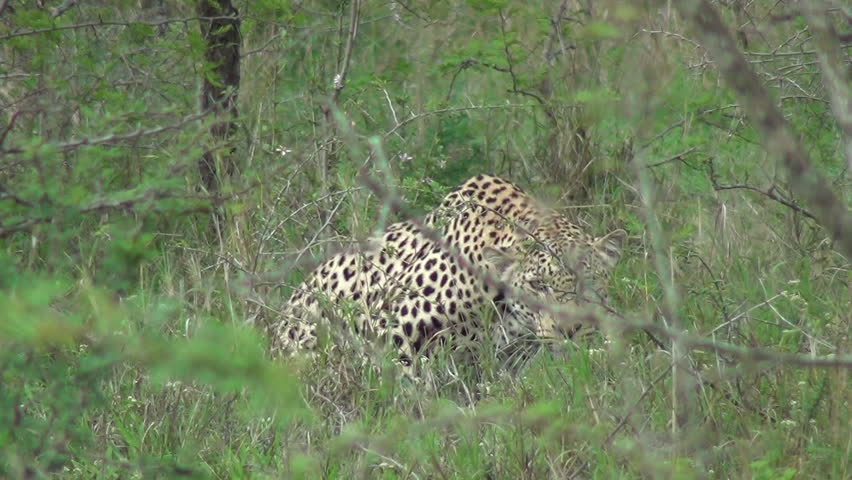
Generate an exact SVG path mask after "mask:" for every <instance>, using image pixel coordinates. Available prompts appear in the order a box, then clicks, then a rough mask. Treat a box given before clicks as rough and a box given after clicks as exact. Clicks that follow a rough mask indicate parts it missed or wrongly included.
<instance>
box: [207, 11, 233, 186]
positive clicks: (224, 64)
mask: <svg viewBox="0 0 852 480" xmlns="http://www.w3.org/2000/svg"><path fill="white" fill-rule="evenodd" d="M238 13H239V12H237V9H236V8H235V7H234V6H233V5H232V3H231V0H198V16H199V17H201V21H200V26H201V36H202V37H203V38H204V40H205V42H206V44H207V45H206V51H205V54H204V58H205V60H206V67H205V69H204V77H203V79H202V81H203V83H202V87H201V111H202V112H211V113H212V114H213V115H214V116H216V117H217V118H216V120H215V121H214V123H213V125H212V126H211V128H210V134H211V135H212V136H213V138H214V140H216V142H217V143H221V144H227V143H228V140H229V138H230V137H231V136H232V135H233V134H234V132H235V131H236V129H237V124H236V119H237V94H238V92H239V88H240V18H239V15H238ZM233 154H234V148H233V147H230V148H228V149H226V151H225V153H224V154H222V155H219V156H218V158H217V155H214V153H213V151H210V150H208V151H206V152H204V155H203V156H202V157H201V160H200V161H199V164H198V168H199V171H200V173H201V181H202V183H203V184H204V187H205V188H207V190H208V191H210V192H215V191H218V190H219V183H220V180H221V179H222V177H224V176H231V175H232V174H233V173H234V159H233ZM217 160H218V161H217Z"/></svg>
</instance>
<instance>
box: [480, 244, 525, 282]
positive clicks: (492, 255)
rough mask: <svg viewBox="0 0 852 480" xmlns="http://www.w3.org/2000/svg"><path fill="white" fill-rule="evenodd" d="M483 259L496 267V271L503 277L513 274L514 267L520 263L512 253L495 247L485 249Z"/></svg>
mask: <svg viewBox="0 0 852 480" xmlns="http://www.w3.org/2000/svg"><path fill="white" fill-rule="evenodd" d="M482 259H483V260H484V261H485V262H487V263H489V264H491V265H494V270H496V272H497V275H499V276H501V277H502V276H506V275H507V274H511V271H512V270H513V267H514V266H515V265H517V263H518V262H517V259H516V258H515V256H514V255H512V253H510V252H507V251H505V250H501V249H498V248H494V247H485V249H484V250H483V251H482Z"/></svg>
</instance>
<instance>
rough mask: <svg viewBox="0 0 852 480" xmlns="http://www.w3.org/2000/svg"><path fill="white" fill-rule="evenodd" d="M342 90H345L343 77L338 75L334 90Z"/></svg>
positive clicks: (335, 79) (335, 78)
mask: <svg viewBox="0 0 852 480" xmlns="http://www.w3.org/2000/svg"><path fill="white" fill-rule="evenodd" d="M341 88H343V76H342V75H341V74H339V73H338V74H337V75H335V76H334V89H335V90H340V89H341Z"/></svg>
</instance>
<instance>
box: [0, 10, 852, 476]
mask: <svg viewBox="0 0 852 480" xmlns="http://www.w3.org/2000/svg"><path fill="white" fill-rule="evenodd" d="M47 3H51V2H47ZM52 3H57V4H58V3H60V2H52ZM66 3H67V2H66ZM79 3H80V5H77V6H74V7H72V8H71V9H69V10H67V11H63V12H62V14H61V15H59V16H56V17H54V16H52V15H51V12H50V10H49V9H46V8H45V9H41V8H39V7H38V6H37V5H30V4H29V2H16V1H12V2H11V5H12V7H14V8H10V9H8V10H6V11H5V12H3V11H2V9H0V12H2V13H0V39H2V40H0V52H2V58H3V63H2V64H0V74H2V75H4V77H3V78H4V80H3V85H2V86H0V97H2V99H0V101H2V105H3V107H2V108H0V110H2V111H3V122H4V125H6V127H4V129H3V130H2V134H0V139H2V143H0V147H2V155H1V156H0V234H1V235H0V242H2V243H0V247H2V248H0V318H2V321H0V476H2V477H8V478H42V477H46V476H51V475H59V476H67V477H74V478H157V477H166V478H169V477H199V478H206V477H213V478H249V477H251V478H267V477H268V478H339V477H351V476H355V477H358V478H495V479H496V478H513V479H514V478H644V477H654V478H656V477H663V478H707V477H709V478H761V479H775V478H849V477H850V475H852V473H850V472H852V465H850V458H852V454H850V452H852V450H850V449H852V443H850V438H852V431H850V422H852V419H850V405H849V400H850V395H849V393H850V389H849V374H848V372H849V370H848V365H847V366H846V368H831V367H829V368H813V367H809V366H806V365H805V366H803V365H795V364H794V363H793V362H791V361H785V359H786V360H789V357H783V358H781V357H780V356H778V357H776V356H773V355H775V354H778V355H781V354H790V353H792V354H798V355H799V356H798V357H795V358H806V357H807V356H809V355H813V356H821V357H822V356H825V355H831V354H834V355H837V356H842V355H844V354H845V352H848V349H849V345H850V330H849V324H850V320H852V318H850V311H849V305H850V303H852V290H850V286H849V285H850V275H852V274H850V266H849V261H848V259H845V258H844V257H843V256H842V255H841V254H840V253H838V252H837V251H835V250H834V249H833V248H832V242H831V241H830V240H829V236H828V235H827V234H826V232H825V231H824V230H823V229H822V228H821V227H820V225H818V224H817V223H816V222H815V221H814V220H813V219H812V218H811V217H810V213H809V211H808V206H807V205H802V204H800V203H798V202H797V201H796V197H795V196H794V195H793V194H792V193H790V191H789V190H788V189H787V188H786V183H785V180H784V178H785V177H784V174H783V172H781V171H780V170H778V169H777V167H776V162H775V159H773V158H770V157H768V156H767V155H766V154H765V152H764V149H763V148H762V147H761V143H760V142H761V139H760V138H759V137H758V135H757V134H756V133H755V131H754V130H753V129H752V128H751V127H750V126H749V123H748V121H747V119H745V117H744V116H743V114H742V112H741V111H740V110H739V108H738V107H737V99H736V98H735V96H734V95H733V94H732V93H731V92H730V91H729V90H728V89H727V88H726V87H725V86H724V85H723V84H722V83H721V81H720V79H719V77H718V75H717V73H716V72H715V70H714V68H713V63H712V61H711V59H709V57H708V56H707V55H706V54H705V52H704V51H703V50H702V49H701V48H700V47H699V46H698V45H697V44H696V43H695V42H694V41H693V40H692V39H691V36H690V32H689V29H688V28H687V27H686V26H685V25H683V24H682V23H681V22H680V21H679V20H678V18H677V16H676V15H674V14H673V13H672V12H671V11H669V10H667V8H666V7H665V5H661V6H660V7H659V8H657V7H655V6H645V5H643V6H641V7H638V6H635V5H632V4H630V2H627V3H625V4H621V3H618V2H603V5H600V6H595V7H594V8H591V9H590V8H587V5H586V2H570V1H569V2H564V5H563V6H564V7H565V9H566V10H565V11H562V10H559V11H557V10H558V8H557V7H558V6H554V8H553V9H554V11H551V9H550V8H548V9H544V10H542V9H541V7H539V6H521V5H520V4H518V5H513V4H509V3H506V2H500V1H483V0H477V1H472V0H469V1H463V2H438V3H434V4H433V3H430V2H420V3H418V2H408V3H403V2H390V3H387V4H369V5H362V6H361V9H360V11H359V15H360V18H359V21H360V24H359V29H358V32H357V37H356V41H355V42H354V45H353V48H352V53H351V57H352V58H351V60H350V62H349V66H348V71H346V78H345V79H344V80H345V82H344V83H343V88H342V90H341V92H340V96H339V99H338V100H337V102H336V103H335V104H331V105H330V104H329V99H330V98H332V96H333V92H334V82H333V79H334V77H335V75H336V74H337V73H338V72H339V71H340V66H341V65H342V64H343V57H345V56H346V55H348V54H347V53H346V50H347V48H346V38H347V35H348V32H347V27H348V24H349V19H350V15H351V12H352V10H351V9H352V8H353V4H352V3H351V2H350V3H342V4H337V3H334V2H322V1H318V2H305V3H304V4H302V3H300V2H293V3H292V4H291V3H288V2H271V1H269V2H267V1H264V2H246V3H245V4H242V3H240V2H235V4H236V6H237V7H238V8H239V10H240V14H241V16H242V17H243V18H242V27H241V28H242V35H243V44H242V52H243V57H242V62H243V63H242V81H241V85H240V116H239V125H240V128H239V131H238V132H237V134H236V135H235V137H234V138H233V145H234V146H235V149H236V150H235V152H236V153H235V156H236V158H238V161H237V166H238V173H237V174H236V175H234V176H233V177H231V178H229V179H227V181H225V183H224V186H223V187H222V190H221V192H219V193H216V194H214V193H210V192H205V191H203V189H201V188H199V187H197V185H198V174H197V168H196V164H197V160H198V158H199V156H200V155H201V153H202V152H203V151H204V150H205V149H206V148H214V149H216V151H217V152H220V153H222V154H224V153H223V152H225V151H226V150H227V149H223V148H222V145H215V144H214V143H215V142H213V141H212V140H210V139H209V138H208V136H207V128H208V126H209V122H210V121H211V118H209V116H208V117H205V116H201V117H200V118H199V117H198V116H194V115H195V113H196V111H197V106H196V104H197V88H196V85H197V82H198V78H199V77H200V76H203V75H206V74H209V65H206V64H205V63H204V62H203V61H202V58H203V48H204V39H203V38H201V37H200V35H199V33H198V27H197V20H193V12H192V9H191V8H187V7H185V6H171V5H168V4H167V2H162V3H158V2H143V4H145V5H149V6H150V5H160V6H158V7H156V8H154V7H152V8H149V9H144V8H143V9H137V8H136V2H79ZM113 3H116V4H117V5H114V4H113ZM651 3H653V2H651ZM733 3H737V2H733ZM739 3H742V2H739ZM739 3H738V4H739ZM773 3H775V2H751V3H749V5H748V6H746V7H737V8H731V9H728V8H727V7H725V6H718V7H719V8H720V10H721V11H722V12H723V14H724V17H725V19H726V21H728V22H729V24H730V25H739V24H741V23H742V21H741V20H742V19H743V18H745V17H743V15H746V16H748V15H751V16H753V17H754V18H757V19H766V18H768V16H769V15H770V14H771V13H772V12H771V11H770V10H771V7H772V4H773ZM4 4H5V2H4ZM355 5H358V3H357V2H356V3H355ZM773 8H774V7H773ZM557 14H559V15H561V16H563V17H564V18H563V19H562V20H560V21H559V22H556V24H557V25H558V26H557V27H554V26H553V25H554V24H553V21H552V19H553V18H555V17H554V15H557ZM752 21H753V22H760V20H752ZM765 22H766V23H758V24H757V25H756V26H755V27H754V29H753V30H754V31H752V29H749V28H744V29H741V31H743V32H745V33H743V35H745V36H746V38H747V39H748V41H747V42H744V44H743V47H744V49H745V50H746V51H748V52H751V53H750V54H749V55H748V57H747V58H749V60H750V61H752V65H753V67H754V68H755V69H757V71H758V72H759V73H760V74H761V78H762V79H764V80H765V81H766V87H767V88H770V89H771V92H772V94H773V95H774V96H775V98H777V100H778V102H779V104H780V105H781V107H782V108H783V111H784V113H785V115H786V118H787V119H788V121H789V122H790V124H791V126H792V127H793V128H794V129H795V131H796V132H797V134H798V135H800V136H801V139H802V142H803V143H804V144H805V145H806V148H807V152H808V154H809V156H810V158H811V159H812V161H813V162H814V163H815V165H816V166H817V167H818V168H819V169H820V170H821V171H822V172H823V173H824V175H825V176H826V177H827V178H829V179H830V180H831V181H832V188H833V189H834V190H835V192H837V193H838V194H839V195H841V197H842V198H843V200H844V201H845V202H846V204H847V205H849V204H850V191H852V189H850V188H849V173H848V171H847V166H846V164H845V160H844V158H843V151H842V146H841V140H840V137H841V134H840V132H839V131H838V129H837V126H836V124H835V122H834V120H833V117H832V114H831V111H830V107H829V104H828V102H827V101H826V100H825V98H826V97H825V95H826V93H825V91H824V88H823V85H822V83H821V76H820V71H819V68H818V66H817V65H816V61H815V58H816V57H815V54H814V53H813V49H814V46H813V45H812V42H810V37H809V35H808V34H807V33H806V31H805V27H806V26H805V25H804V23H803V20H802V19H801V18H800V17H793V18H792V19H789V20H784V21H779V22H778V23H772V22H769V21H768V20H766V21H765ZM83 24H91V25H83ZM756 32H757V33H756ZM808 52H811V53H808ZM326 112H330V113H328V115H326ZM365 172H366V174H368V175H371V176H372V177H373V178H376V179H379V180H380V182H381V184H382V185H384V186H386V187H392V189H393V190H394V191H396V192H398V194H399V195H400V197H401V198H402V199H403V201H404V202H405V203H406V205H407V206H409V207H411V209H412V211H414V212H424V211H428V210H429V209H430V208H432V207H433V206H435V204H436V203H437V202H438V201H439V200H440V198H442V197H443V195H444V194H445V193H446V192H447V191H448V190H449V189H450V188H452V187H453V186H455V185H456V184H458V183H460V182H462V181H464V180H465V179H466V178H468V177H469V176H470V175H474V174H477V173H483V172H487V173H495V174H499V175H502V176H504V177H506V178H508V179H511V180H513V181H515V182H517V183H519V184H520V185H522V186H523V187H524V188H526V189H527V190H528V191H529V192H530V193H531V194H532V195H533V196H535V197H537V198H539V199H542V200H543V201H546V202H548V203H549V204H550V205H552V206H554V207H557V208H560V209H562V210H563V211H564V212H565V213H566V214H568V215H569V216H571V217H572V218H575V219H576V220H577V221H578V222H580V223H581V224H583V225H584V226H586V228H588V230H589V231H591V232H594V233H597V234H601V233H603V232H606V231H610V230H611V229H613V228H624V229H625V230H626V231H627V232H628V233H629V241H628V245H627V246H626V248H625V252H624V256H623V257H622V260H621V262H620V263H619V264H618V266H617V267H616V271H615V273H614V274H613V275H612V281H611V284H610V285H609V288H608V291H609V295H610V298H611V301H612V304H613V307H614V308H615V309H616V310H617V311H618V312H619V313H621V314H623V315H625V316H629V317H631V318H638V319H642V320H643V321H647V322H660V323H665V324H666V325H675V326H679V328H680V327H682V328H683V329H684V330H685V331H687V332H689V333H690V334H694V335H698V336H701V337H704V338H706V339H710V340H713V341H718V342H721V343H726V344H731V345H736V346H740V347H743V351H744V352H745V351H746V350H747V349H750V348H762V349H765V350H768V351H769V352H770V354H769V356H768V357H766V358H757V357H754V356H749V355H747V354H746V355H736V354H731V353H720V352H714V351H713V350H712V349H709V348H696V349H693V350H691V351H690V352H689V355H688V356H687V357H686V358H685V360H684V361H683V362H682V363H678V362H673V361H672V358H671V354H670V352H671V351H672V345H671V341H670V339H668V338H659V336H653V335H649V334H647V333H643V332H632V333H629V334H623V333H622V332H621V331H620V330H619V329H618V328H617V325H616V326H615V327H614V328H611V329H605V330H604V331H599V332H597V333H594V334H591V335H589V336H587V337H585V338H583V339H581V340H577V341H564V342H555V344H552V345H549V346H548V348H543V349H540V350H539V351H538V352H537V353H535V355H533V356H532V358H530V359H528V361H526V362H525V363H522V364H518V365H515V366H513V367H512V368H501V367H499V366H498V362H496V361H495V360H494V355H493V352H490V351H489V346H488V345H487V344H484V345H483V347H482V352H481V362H480V364H479V365H477V366H476V367H477V368H469V366H465V365H455V364H454V363H453V362H452V361H451V359H450V358H444V357H443V356H441V355H438V356H437V357H436V358H434V359H432V360H431V361H430V364H431V368H430V369H429V370H428V372H427V374H426V377H427V378H425V379H424V380H423V381H422V382H410V381H407V380H404V379H400V377H399V371H398V368H397V367H396V366H395V364H394V362H393V361H392V355H391V354H390V353H387V352H384V351H381V350H380V349H377V350H376V352H375V354H374V355H370V356H369V358H370V360H369V361H364V357H363V356H361V355H360V354H357V353H354V352H347V351H341V352H335V353H334V354H330V355H323V356H320V357H319V358H318V359H316V360H308V359H300V358H296V359H292V360H287V361H275V362H273V361H269V360H268V359H267V357H266V355H265V349H266V345H267V340H266V338H265V337H264V329H265V327H266V326H267V324H268V323H269V322H272V321H274V320H275V314H276V311H277V310H279V309H280V306H281V305H282V303H283V302H285V301H286V298H287V296H288V295H289V292H290V289H291V288H292V287H293V286H294V285H295V284H297V283H298V281H299V280H300V279H301V278H302V276H303V275H304V274H305V273H306V272H308V271H309V270H310V267H311V266H312V265H314V264H316V262H317V261H319V259H321V258H323V256H325V255H326V254H327V253H328V252H331V251H335V249H337V248H341V247H342V246H344V245H346V244H348V243H349V242H351V241H352V240H353V239H356V240H360V239H364V238H366V237H368V236H369V235H370V234H371V233H373V232H375V231H376V230H378V229H381V228H382V226H383V225H386V224H387V223H388V222H390V221H394V220H396V219H398V218H399V216H398V214H397V213H395V212H393V211H390V210H389V209H388V208H386V202H383V201H382V199H379V198H377V197H376V196H375V195H374V194H373V193H372V192H371V191H370V190H369V188H367V187H366V186H365V185H364V184H363V183H362V182H360V181H359V179H358V178H359V175H362V174H364V173H365ZM649 192H653V198H651V196H649V195H648V193H649ZM214 210H215V211H217V212H219V216H218V217H216V216H215V215H211V212H212V211H214ZM215 218H219V219H224V227H223V228H221V230H220V229H217V228H215V227H214V220H215ZM652 223H653V224H655V225H656V224H658V225H659V226H660V230H661V233H660V234H659V235H658V234H656V233H655V229H654V228H650V227H649V225H651V224H652ZM661 265H662V266H663V267H664V268H659V267H660V266H661ZM672 307H673V308H672ZM673 365H674V368H673ZM673 370H676V371H673Z"/></svg>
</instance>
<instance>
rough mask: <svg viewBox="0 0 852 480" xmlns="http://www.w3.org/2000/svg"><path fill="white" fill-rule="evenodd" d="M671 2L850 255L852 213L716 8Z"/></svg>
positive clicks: (700, 2) (695, 1)
mask: <svg viewBox="0 0 852 480" xmlns="http://www.w3.org/2000/svg"><path fill="white" fill-rule="evenodd" d="M675 4H676V5H677V8H678V9H679V10H680V12H681V14H682V15H683V16H684V17H686V18H687V19H689V20H690V21H691V23H692V24H693V25H694V27H695V30H696V34H697V35H698V36H699V38H700V39H701V40H702V42H703V44H704V47H705V48H706V49H707V51H709V52H710V54H711V55H713V57H714V58H715V60H716V63H717V65H718V67H719V71H720V73H721V75H722V77H723V78H724V79H725V80H726V81H727V83H728V84H729V85H730V86H731V88H732V89H733V90H734V93H735V94H736V95H737V97H738V99H739V101H740V104H741V105H742V107H743V109H744V110H745V112H746V114H747V115H748V117H749V118H750V119H751V122H752V124H753V126H754V128H755V130H757V131H758V133H759V134H760V135H761V137H763V144H764V147H765V148H766V150H767V151H768V152H769V153H770V155H772V156H774V157H775V158H776V159H777V160H778V161H779V162H780V163H781V164H782V165H783V166H784V168H786V170H787V172H788V173H789V176H790V181H791V183H792V186H793V189H794V190H795V191H796V193H798V194H799V195H801V196H802V197H803V198H805V199H806V201H807V202H808V203H809V204H810V205H811V207H812V209H813V214H814V215H815V216H816V217H817V219H818V220H819V223H820V224H821V225H822V226H824V227H825V228H826V229H827V230H828V231H829V232H830V233H831V236H832V238H833V239H834V241H835V242H836V245H837V248H838V250H839V251H840V252H842V253H843V254H844V255H846V256H847V257H848V258H850V259H852V216H850V214H849V211H848V210H847V209H846V207H845V206H844V204H843V202H842V201H841V199H840V198H838V197H837V195H835V194H834V193H833V192H832V191H831V189H830V188H829V185H828V182H826V181H825V180H824V179H823V177H822V175H820V173H819V172H817V171H816V169H814V168H813V166H812V165H811V162H810V159H809V158H808V156H807V154H806V153H805V151H804V149H803V148H802V146H801V144H800V143H799V140H798V139H797V138H796V137H795V136H794V135H793V132H792V131H791V130H790V128H789V127H788V125H787V122H786V120H785V119H784V116H783V114H782V113H781V110H780V109H779V108H778V106H776V105H775V102H773V100H772V98H771V97H770V96H769V93H768V92H767V91H766V89H765V88H763V85H762V84H761V82H760V79H759V78H758V77H757V74H756V73H755V72H754V70H753V69H752V68H751V66H750V65H749V63H748V61H746V59H745V57H744V56H743V54H742V52H740V50H739V49H738V48H737V44H736V42H735V41H734V38H733V37H732V36H731V34H730V32H729V31H728V30H727V28H725V26H724V24H723V23H722V20H721V18H720V17H719V14H718V12H716V10H715V9H714V8H713V7H712V5H710V3H709V2H708V1H707V0H683V1H681V2H675Z"/></svg>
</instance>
